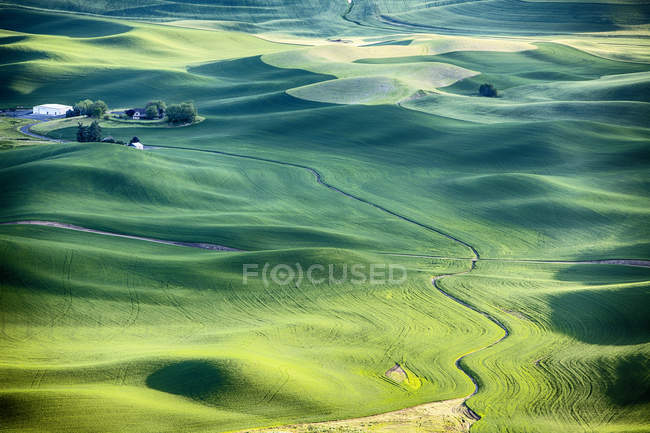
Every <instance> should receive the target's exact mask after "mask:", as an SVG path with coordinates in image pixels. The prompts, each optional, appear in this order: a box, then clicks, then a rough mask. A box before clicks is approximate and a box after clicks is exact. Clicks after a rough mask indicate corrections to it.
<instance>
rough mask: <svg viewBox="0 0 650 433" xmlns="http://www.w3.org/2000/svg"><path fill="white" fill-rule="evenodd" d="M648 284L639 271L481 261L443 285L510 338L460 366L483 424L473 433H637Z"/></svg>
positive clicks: (649, 344) (641, 427) (649, 357)
mask: <svg viewBox="0 0 650 433" xmlns="http://www.w3.org/2000/svg"><path fill="white" fill-rule="evenodd" d="M649 278H650V272H649V271H648V270H647V269H640V268H626V267H613V266H594V265H574V266H567V265H530V264H526V265H517V264H507V265H506V264H498V263H485V262H483V263H479V265H478V268H477V270H476V271H474V272H472V273H471V274H470V275H467V276H463V277H458V278H454V277H450V278H447V279H445V280H443V281H442V282H441V284H442V286H443V287H444V289H445V290H447V291H449V292H450V293H452V294H453V295H454V296H458V297H459V298H461V299H464V300H467V301H468V302H470V303H472V304H473V305H476V306H478V307H479V308H481V309H484V310H485V311H488V312H489V313H490V314H492V315H493V316H495V317H497V318H498V319H499V320H500V321H502V322H503V323H504V324H506V326H507V327H508V328H509V329H510V336H509V337H508V338H507V339H506V340H504V341H503V342H502V343H499V344H498V345H497V346H495V347H494V348H492V349H490V350H489V351H488V350H486V351H482V352H479V353H477V354H474V355H470V356H469V357H468V358H467V360H466V363H465V364H466V365H467V366H468V368H470V369H471V370H472V371H475V372H478V373H479V374H480V377H481V379H480V386H481V389H480V391H479V393H478V395H477V396H476V397H475V398H473V399H471V400H470V402H469V405H470V407H471V408H472V409H474V410H475V411H476V412H477V413H479V414H481V415H483V416H485V420H486V422H484V423H483V422H479V423H477V424H476V426H475V430H476V431H513V432H514V431H516V432H555V431H557V432H565V431H597V432H598V431H603V432H612V431H630V432H637V431H638V432H642V431H645V430H646V429H647V425H648V422H650V419H649V418H648V415H647V414H648V409H649V408H650V399H649V394H648V391H649V390H650V380H649V379H650V378H648V374H647V365H648V362H650V341H649V340H648V330H650V322H649V321H648V318H647V317H646V316H647V315H646V314H645V313H644V312H643V311H644V309H645V307H646V306H647V305H648V302H650V283H649ZM632 384H633V385H632ZM473 430H474V429H473Z"/></svg>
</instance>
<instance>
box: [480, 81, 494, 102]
mask: <svg viewBox="0 0 650 433" xmlns="http://www.w3.org/2000/svg"><path fill="white" fill-rule="evenodd" d="M478 94H479V95H481V96H485V97H487V98H496V97H497V96H499V93H498V92H497V89H496V87H494V86H493V85H492V84H488V83H485V84H481V87H479V88H478Z"/></svg>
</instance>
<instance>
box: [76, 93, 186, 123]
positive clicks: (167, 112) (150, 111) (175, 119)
mask: <svg viewBox="0 0 650 433" xmlns="http://www.w3.org/2000/svg"><path fill="white" fill-rule="evenodd" d="M107 111H108V105H106V103H105V102H104V101H102V100H97V101H93V100H91V99H84V100H82V101H79V102H77V103H76V104H74V106H73V108H72V110H68V111H67V112H66V113H65V117H76V116H88V117H93V118H95V119H99V118H101V117H102V116H104V114H106V112H107ZM144 111H145V112H144V116H145V117H146V118H147V119H156V118H162V117H166V120H167V122H168V123H173V124H184V123H194V122H195V121H196V117H197V116H198V111H197V109H196V107H195V106H194V103H193V102H191V101H190V102H182V103H180V104H172V105H170V106H169V107H167V104H166V103H165V101H163V100H160V99H158V100H154V101H149V102H147V105H146V107H145V110H144ZM124 113H125V114H126V115H127V116H129V117H132V116H133V114H134V113H135V111H134V110H133V109H131V110H126V111H125V112H124Z"/></svg>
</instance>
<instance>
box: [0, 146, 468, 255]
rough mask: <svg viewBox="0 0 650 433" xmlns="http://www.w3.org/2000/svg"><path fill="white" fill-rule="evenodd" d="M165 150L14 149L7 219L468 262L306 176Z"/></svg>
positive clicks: (251, 245)
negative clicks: (442, 255)
mask: <svg viewBox="0 0 650 433" xmlns="http://www.w3.org/2000/svg"><path fill="white" fill-rule="evenodd" d="M159 153H160V155H159V154H158V153H156V154H151V153H142V152H137V151H134V150H132V149H129V148H125V147H122V146H118V145H110V144H105V145H100V144H95V145H92V146H83V145H76V146H66V145H60V146H54V145H52V146H48V147H47V148H39V149H28V150H25V151H21V152H13V153H11V154H9V155H6V156H5V157H4V158H3V159H2V162H1V163H0V165H1V166H2V170H1V175H0V176H2V177H3V178H4V179H5V181H4V182H3V185H5V186H6V187H5V188H4V191H3V194H2V199H1V201H2V207H3V209H4V211H3V215H2V219H3V220H4V221H15V220H22V219H44V220H52V221H61V222H67V223H70V224H76V225H80V226H84V227H90V228H95V229H100V230H106V231H114V232H118V233H127V234H136V233H137V234H143V235H146V236H149V237H155V238H162V239H168V240H176V241H188V242H211V243H215V244H220V245H228V246H231V247H236V248H239V249H245V250H249V249H278V248H287V247H297V246H303V247H308V246H309V247H323V246H331V247H344V248H356V249H366V250H367V249H371V250H375V251H400V252H409V251H418V252H421V253H430V252H432V251H434V250H436V249H439V250H443V251H448V252H450V253H453V254H454V255H460V256H466V255H467V251H466V249H465V248H464V247H462V246H459V245H457V244H455V243H454V242H452V241H450V240H448V239H446V238H443V237H442V236H439V235H437V234H435V233H430V232H426V231H424V230H421V229H419V228H417V227H414V226H412V225H411V224H408V223H406V222H403V221H400V220H399V219H397V218H394V217H391V216H388V215H384V214H382V213H381V212H379V211H377V210H375V209H373V208H371V207H369V206H367V205H365V204H362V203H358V202H354V201H353V200H351V199H349V198H346V197H344V196H342V195H340V194H337V193H335V192H333V191H330V190H328V189H326V188H324V187H322V186H320V185H317V184H316V181H315V179H314V176H313V175H312V174H311V173H309V172H307V171H306V170H303V169H297V168H290V167H283V166H277V165H271V164H268V163H263V162H255V161H241V160H238V159H234V158H231V157H224V156H219V155H206V154H197V153H190V152H180V151H167V150H165V151H160V152H159ZM61 178H65V179H66V182H65V184H63V185H61V184H60V183H58V182H57V179H61ZM323 203H327V205H325V206H324V205H323ZM307 204H309V205H308V206H307ZM342 208H343V209H346V214H345V215H340V209H342ZM389 233H392V234H389ZM436 245H438V247H435V246H436Z"/></svg>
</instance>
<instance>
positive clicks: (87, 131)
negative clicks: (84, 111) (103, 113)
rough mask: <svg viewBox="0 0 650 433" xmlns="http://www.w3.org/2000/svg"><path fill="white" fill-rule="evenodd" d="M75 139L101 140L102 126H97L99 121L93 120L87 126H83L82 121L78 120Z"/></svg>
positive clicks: (82, 140) (81, 140)
mask: <svg viewBox="0 0 650 433" xmlns="http://www.w3.org/2000/svg"><path fill="white" fill-rule="evenodd" d="M77 141H79V142H81V143H86V142H99V141H102V127H101V126H99V122H98V121H96V120H93V121H92V123H91V124H90V125H88V126H84V125H83V123H81V122H79V126H78V127H77Z"/></svg>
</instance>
